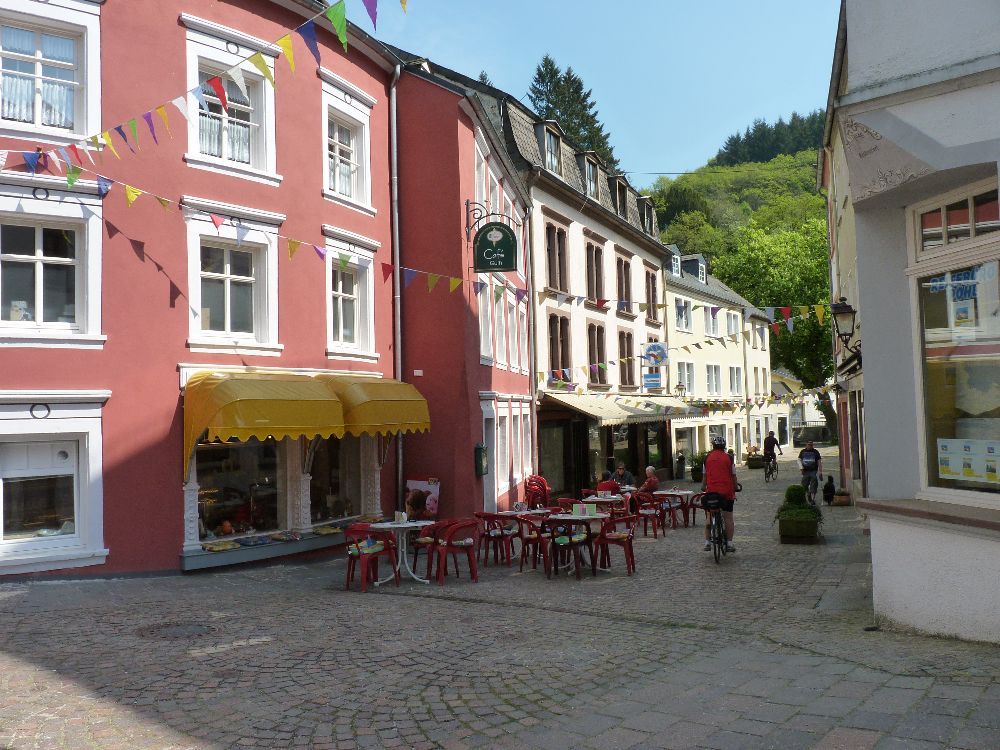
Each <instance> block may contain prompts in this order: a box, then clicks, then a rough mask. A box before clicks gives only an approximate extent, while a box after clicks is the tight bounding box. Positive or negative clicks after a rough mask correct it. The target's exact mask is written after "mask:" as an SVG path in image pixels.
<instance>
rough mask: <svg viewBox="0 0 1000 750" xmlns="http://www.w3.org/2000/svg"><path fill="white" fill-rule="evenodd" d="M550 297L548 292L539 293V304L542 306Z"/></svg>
mask: <svg viewBox="0 0 1000 750" xmlns="http://www.w3.org/2000/svg"><path fill="white" fill-rule="evenodd" d="M476 283H477V284H478V283H480V282H476ZM548 296H549V293H548V292H539V293H538V304H539V305H540V304H542V303H543V302H545V299H546V298H547V297H548Z"/></svg>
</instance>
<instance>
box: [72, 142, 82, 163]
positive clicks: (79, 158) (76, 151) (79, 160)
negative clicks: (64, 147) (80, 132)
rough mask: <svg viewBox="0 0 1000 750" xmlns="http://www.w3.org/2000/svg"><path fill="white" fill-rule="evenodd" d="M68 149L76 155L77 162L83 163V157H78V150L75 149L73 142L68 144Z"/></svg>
mask: <svg viewBox="0 0 1000 750" xmlns="http://www.w3.org/2000/svg"><path fill="white" fill-rule="evenodd" d="M69 150H70V151H72V152H73V156H75V157H76V161H77V163H79V164H83V159H82V158H81V157H80V152H79V151H78V150H77V148H76V144H75V143H71V144H69Z"/></svg>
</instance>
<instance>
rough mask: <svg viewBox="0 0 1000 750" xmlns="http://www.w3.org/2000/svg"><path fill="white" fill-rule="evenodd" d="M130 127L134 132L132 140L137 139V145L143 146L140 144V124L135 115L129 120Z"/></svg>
mask: <svg viewBox="0 0 1000 750" xmlns="http://www.w3.org/2000/svg"><path fill="white" fill-rule="evenodd" d="M128 129H129V132H131V133H132V140H133V141H135V147H136V148H142V146H140V145H139V126H138V123H136V120H135V118H134V117H133V118H132V119H131V120H129V121H128Z"/></svg>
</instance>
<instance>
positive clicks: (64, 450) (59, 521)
mask: <svg viewBox="0 0 1000 750" xmlns="http://www.w3.org/2000/svg"><path fill="white" fill-rule="evenodd" d="M77 449H78V444H77V442H76V441H64V440H59V441H44V442H43V441H39V442H11V443H7V442H0V486H2V492H0V495H2V497H3V502H2V503H0V522H2V525H0V530H2V531H0V534H2V535H0V550H2V549H3V546H4V545H5V544H7V543H9V542H25V541H34V542H38V541H43V540H46V539H49V538H51V537H60V536H75V535H76V522H77V487H78V486H79V483H80V479H79V469H78V459H77ZM0 554H2V553H0Z"/></svg>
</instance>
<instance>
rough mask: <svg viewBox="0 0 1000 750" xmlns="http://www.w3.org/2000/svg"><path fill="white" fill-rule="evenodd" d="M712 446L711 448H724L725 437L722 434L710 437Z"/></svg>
mask: <svg viewBox="0 0 1000 750" xmlns="http://www.w3.org/2000/svg"><path fill="white" fill-rule="evenodd" d="M712 447H713V448H725V447H726V438H724V437H723V436H722V435H716V436H715V437H713V438H712Z"/></svg>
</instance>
